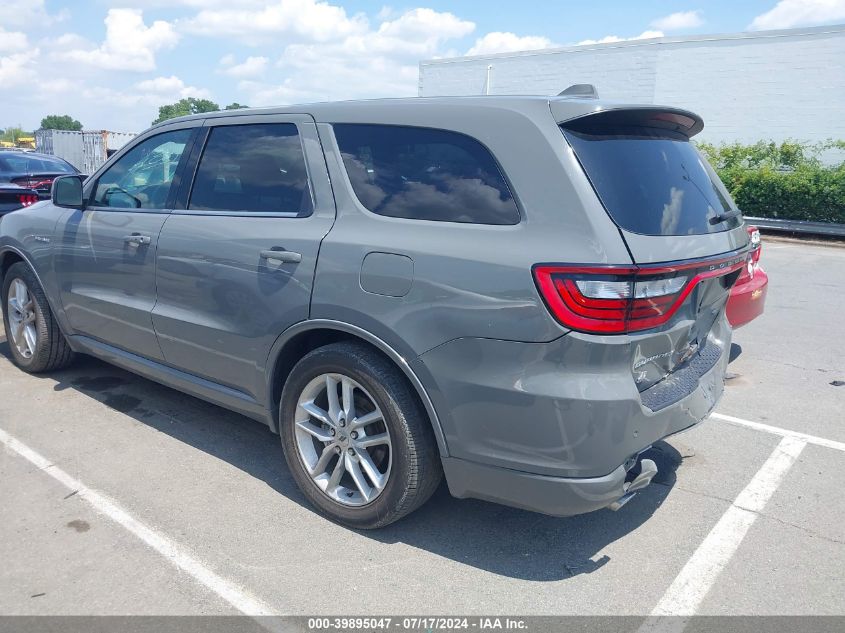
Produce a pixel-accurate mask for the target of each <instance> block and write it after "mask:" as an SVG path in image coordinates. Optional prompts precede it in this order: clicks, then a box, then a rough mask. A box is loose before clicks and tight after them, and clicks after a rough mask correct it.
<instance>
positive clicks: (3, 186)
mask: <svg viewBox="0 0 845 633" xmlns="http://www.w3.org/2000/svg"><path fill="white" fill-rule="evenodd" d="M40 199H41V198H40V196H39V195H38V192H37V191H35V190H34V189H27V188H25V187H20V186H18V185H13V184H12V183H3V182H0V218H2V217H3V216H4V215H6V214H7V213H8V212H9V211H15V210H16V209H21V208H23V207H28V206H29V205H31V204H35V203H36V202H38V201H39V200H40Z"/></svg>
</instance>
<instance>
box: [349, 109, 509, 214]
mask: <svg viewBox="0 0 845 633" xmlns="http://www.w3.org/2000/svg"><path fill="white" fill-rule="evenodd" d="M334 132H335V137H336V138H337V142H338V146H339V147H340V152H341V155H342V156H343V164H344V165H345V166H346V171H347V173H348V174H349V180H350V181H351V183H352V189H353V190H354V191H355V195H356V196H357V197H358V200H359V201H360V202H361V204H362V205H364V206H365V207H366V208H367V209H369V210H370V211H372V212H373V213H378V214H379V215H386V216H390V217H393V218H408V219H414V220H436V221H441V222H468V223H475V224H517V223H518V222H519V211H518V209H517V206H516V203H515V202H514V199H513V196H511V192H510V190H509V188H508V185H507V183H506V182H505V179H504V177H503V176H502V172H501V171H500V170H499V166H498V164H497V163H496V161H495V159H494V158H493V156H492V155H491V154H490V152H489V151H488V150H487V149H486V148H485V147H484V146H483V145H482V144H481V143H479V142H478V141H476V140H475V139H473V138H470V137H469V136H465V135H463V134H458V133H456V132H447V131H445V130H435V129H431V128H419V127H404V126H395V125H359V124H345V123H344V124H336V125H335V126H334Z"/></svg>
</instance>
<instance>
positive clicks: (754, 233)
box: [748, 226, 763, 264]
mask: <svg viewBox="0 0 845 633" xmlns="http://www.w3.org/2000/svg"><path fill="white" fill-rule="evenodd" d="M748 237H749V239H750V241H751V253H750V254H749V257H750V258H751V263H752V264H757V262H759V261H760V254H761V253H762V252H763V242H762V240H761V239H760V229H758V228H757V227H756V226H749V227H748Z"/></svg>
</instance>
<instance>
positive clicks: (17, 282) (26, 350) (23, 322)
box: [2, 262, 73, 374]
mask: <svg viewBox="0 0 845 633" xmlns="http://www.w3.org/2000/svg"><path fill="white" fill-rule="evenodd" d="M2 300H3V326H4V327H5V328H6V338H7V340H8V343H9V348H10V349H11V350H12V361H13V362H14V363H15V365H17V366H18V367H20V368H21V369H22V370H24V371H25V372H28V373H30V374H37V373H40V372H45V371H54V370H57V369H61V368H62V367H65V366H67V365H68V364H69V363H70V362H71V361H72V360H73V352H72V351H71V349H70V346H69V345H68V344H67V341H66V340H65V337H64V335H63V334H62V332H61V331H60V330H59V326H58V323H56V319H55V317H54V316H53V313H52V312H51V310H50V305H49V304H48V303H47V297H46V296H45V295H44V291H43V289H42V288H41V284H40V283H38V278H37V277H36V276H35V273H33V272H32V269H31V268H30V267H29V266H27V265H26V264H25V263H23V262H18V263H16V264H13V265H12V266H10V267H9V270H8V271H6V275H5V276H4V277H3V292H2Z"/></svg>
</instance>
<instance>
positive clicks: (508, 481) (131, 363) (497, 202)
mask: <svg viewBox="0 0 845 633" xmlns="http://www.w3.org/2000/svg"><path fill="white" fill-rule="evenodd" d="M702 128H703V122H702V120H701V119H700V118H699V117H698V116H697V115H695V114H693V113H691V112H688V111H685V110H680V109H677V108H671V107H659V106H643V105H627V106H626V105H620V104H616V103H609V102H602V101H598V100H596V99H588V98H567V97H553V98H549V97H492V96H490V97H486V96H485V97H444V98H426V99H397V100H392V99H388V100H374V101H359V102H346V103H325V104H314V105H305V106H295V107H294V106H292V107H287V108H267V109H262V110H257V111H256V110H237V111H230V112H217V113H210V114H202V115H196V116H192V117H187V118H180V119H173V120H170V121H167V122H164V123H162V124H160V125H157V126H155V127H153V128H151V129H149V130H147V131H146V132H144V133H143V134H141V135H139V136H138V137H136V138H134V139H133V140H132V141H131V142H130V143H128V144H127V145H126V146H125V147H123V148H122V149H121V150H119V151H118V152H117V153H116V154H115V155H114V156H113V157H112V158H111V159H110V160H109V161H108V162H107V163H106V164H105V165H104V166H103V167H101V168H100V169H99V170H98V171H97V172H96V173H94V174H93V175H92V176H91V177H90V178H88V179H87V180H86V181H85V182H84V184H83V183H82V182H80V178H77V177H63V178H59V179H57V180H56V182H55V183H54V186H53V198H52V201H51V202H42V203H39V204H36V205H33V206H32V207H29V208H27V209H23V210H21V211H19V212H15V213H11V214H9V215H8V216H6V218H4V221H3V222H2V224H0V274H2V276H3V286H2V288H3V291H2V306H3V311H4V319H5V326H6V331H7V332H9V346H10V349H11V355H12V358H13V360H14V362H15V363H16V364H17V365H18V366H19V367H20V368H21V369H23V370H24V371H29V372H39V371H47V370H51V369H56V368H58V367H61V366H64V365H65V364H67V363H68V362H70V360H71V358H72V356H73V354H74V353H85V354H91V355H93V356H96V357H98V358H101V359H104V360H106V361H108V362H111V363H114V364H117V365H119V366H122V367H124V368H127V369H129V370H131V371H134V372H137V373H139V374H141V375H144V376H146V377H148V378H151V379H153V380H157V381H160V382H162V383H164V384H167V385H170V386H172V387H174V388H176V389H181V390H183V391H185V392H187V393H190V394H193V395H195V396H198V397H200V398H205V399H207V400H209V401H211V402H215V403H218V404H220V405H223V406H225V407H228V408H230V409H232V410H235V411H239V412H241V413H243V414H245V415H248V416H250V417H253V418H256V419H258V420H261V421H263V422H264V423H266V424H267V425H268V426H269V427H270V428H271V429H272V430H273V431H274V432H276V433H279V434H280V435H281V444H282V448H283V452H284V455H285V458H286V460H287V463H288V466H289V468H290V472H291V475H292V476H293V478H294V479H295V480H296V482H297V484H298V485H299V487H300V488H301V489H302V491H303V493H304V495H305V496H306V497H307V498H308V499H309V500H310V501H311V502H312V503H313V504H314V505H315V506H316V507H317V508H318V509H319V510H320V511H321V512H323V513H325V514H326V515H328V516H330V517H332V518H333V519H335V520H337V521H340V522H343V523H345V524H347V525H351V526H355V527H359V528H375V527H380V526H384V525H387V524H389V523H391V522H393V521H395V520H397V519H399V518H401V517H402V516H404V515H406V514H408V513H409V512H411V511H412V510H414V509H415V508H417V507H419V506H420V505H421V504H422V503H423V502H425V500H426V499H428V497H429V496H430V495H431V494H432V493H433V491H434V490H435V489H436V487H437V486H438V484H439V482H440V481H441V479H442V477H443V476H444V475H445V478H446V480H447V482H448V485H449V489H450V491H451V492H452V494H453V495H455V496H457V497H475V498H480V499H486V500H489V501H495V502H498V503H503V504H507V505H512V506H518V507H521V508H526V509H529V510H535V511H539V512H545V513H547V514H553V515H561V516H564V515H571V514H577V513H583V512H589V511H592V510H597V509H599V508H605V507H610V508H618V507H621V506H622V505H623V504H624V503H626V502H627V501H628V500H630V499H631V498H632V496H633V495H634V494H635V493H636V491H638V490H640V489H641V488H643V487H644V486H646V485H648V484H649V482H650V481H651V480H652V478H653V477H654V475H655V474H656V472H657V465H656V464H655V463H654V461H652V460H650V459H649V458H648V456H647V455H644V452H645V451H646V450H647V449H648V448H649V447H650V446H652V445H653V444H654V443H655V442H657V441H659V440H661V439H662V438H665V437H667V436H669V435H672V434H674V433H678V432H680V431H683V430H685V429H687V428H690V427H692V426H694V425H695V424H697V423H699V422H700V421H701V420H702V419H704V418H705V417H707V415H708V414H709V413H710V411H711V410H712V409H713V407H714V406H715V405H716V403H717V402H718V400H719V398H720V396H721V395H722V392H723V389H724V375H725V371H726V367H727V363H728V359H729V350H730V346H731V333H732V330H731V327H730V325H729V323H728V320H727V318H726V316H725V305H726V303H727V300H728V295H729V293H730V289H731V287H732V286H733V284H734V283H735V282H736V280H737V278H738V277H739V275H740V273H741V270H742V269H743V268H744V267H745V266H746V259H747V255H748V252H749V236H748V232H747V231H746V228H745V224H744V222H743V219H742V217H741V216H740V214H739V211H738V209H737V208H736V205H735V204H734V203H733V202H732V201H731V199H730V196H729V194H728V192H727V191H726V190H725V188H724V186H723V185H722V183H721V182H720V181H719V178H718V177H717V176H716V174H715V172H714V171H713V170H712V169H711V168H710V166H709V165H708V164H707V162H706V161H705V160H704V159H703V158H702V157H701V155H700V154H699V153H698V151H697V150H696V148H695V145H694V144H693V143H692V142H691V141H690V138H691V137H692V136H694V135H695V134H697V133H698V132H699V131H701V129H702Z"/></svg>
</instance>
